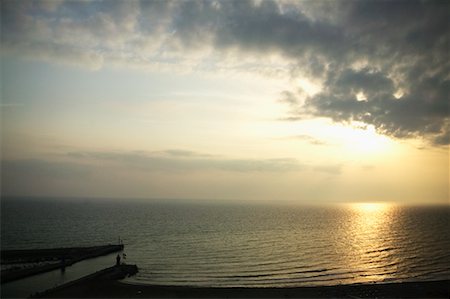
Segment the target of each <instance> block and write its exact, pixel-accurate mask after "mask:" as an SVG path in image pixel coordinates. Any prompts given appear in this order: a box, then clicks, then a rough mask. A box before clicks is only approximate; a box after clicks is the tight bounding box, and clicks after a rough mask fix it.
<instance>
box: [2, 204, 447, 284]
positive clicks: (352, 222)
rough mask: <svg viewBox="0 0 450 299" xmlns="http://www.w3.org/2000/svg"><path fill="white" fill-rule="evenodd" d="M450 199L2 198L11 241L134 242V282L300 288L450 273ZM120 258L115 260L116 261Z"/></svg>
mask: <svg viewBox="0 0 450 299" xmlns="http://www.w3.org/2000/svg"><path fill="white" fill-rule="evenodd" d="M449 216H450V206H440V207H406V206H395V205H387V204H376V205H369V204H366V205H356V204H354V205H332V206H327V207H318V206H316V207H314V206H287V205H278V206H277V205H268V204H264V205H263V204H261V205H257V204H244V203H241V204H236V203H228V204H227V203H220V204H218V203H215V204H212V203H200V202H197V203H195V202H194V203H193V202H190V203H183V202H163V201H160V202H156V201H151V202H137V201H130V200H122V201H110V200H94V199H79V200H68V199H62V200H56V199H25V198H22V199H18V198H2V200H1V248H2V249H32V248H49V247H64V246H88V245H100V244H107V243H117V242H118V238H119V237H120V238H121V239H122V240H123V242H124V243H125V252H126V254H127V260H126V262H127V263H135V264H137V265H138V267H139V273H138V274H137V275H136V276H135V277H133V278H129V279H128V281H131V282H135V283H146V284H147V283H148V284H162V285H165V284H168V285H192V286H221V287H238V286H244V287H283V286H289V287H295V286H311V285H336V284H350V283H377V282H403V281H425V280H440V279H449V278H450V250H449V249H450V229H449V228H450V227H449V219H450V218H449ZM114 262H115V261H114V260H111V264H113V263H114Z"/></svg>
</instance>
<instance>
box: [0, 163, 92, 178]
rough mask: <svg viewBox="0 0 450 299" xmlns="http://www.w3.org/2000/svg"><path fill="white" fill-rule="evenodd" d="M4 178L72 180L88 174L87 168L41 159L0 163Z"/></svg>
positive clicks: (76, 164) (77, 164) (81, 165)
mask: <svg viewBox="0 0 450 299" xmlns="http://www.w3.org/2000/svg"><path fill="white" fill-rule="evenodd" d="M1 170H2V178H4V177H17V178H20V177H22V178H23V179H25V178H24V177H49V178H56V179H72V178H76V177H82V176H86V175H88V174H89V173H90V169H89V167H88V166H86V165H83V164H79V163H71V162H65V161H64V162H59V161H48V160H42V159H20V160H3V161H2V163H1Z"/></svg>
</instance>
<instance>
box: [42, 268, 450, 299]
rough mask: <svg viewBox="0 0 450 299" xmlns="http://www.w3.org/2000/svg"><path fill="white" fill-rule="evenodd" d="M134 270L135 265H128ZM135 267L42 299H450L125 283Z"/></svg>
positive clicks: (432, 288) (412, 293)
mask: <svg viewBox="0 0 450 299" xmlns="http://www.w3.org/2000/svg"><path fill="white" fill-rule="evenodd" d="M127 267H132V266H127ZM129 270H133V269H132V268H129V269H127V268H120V267H111V268H108V269H104V270H102V271H103V272H102V271H99V272H97V273H94V274H92V275H90V276H89V277H84V278H81V279H80V280H78V281H75V282H72V283H69V284H67V285H63V286H60V287H58V288H55V289H53V290H49V291H46V292H44V293H41V294H39V295H38V296H36V297H39V298H330V297H332V298H449V295H450V293H449V286H450V280H443V281H431V282H407V283H386V284H359V285H339V286H324V287H299V288H203V287H178V286H156V285H135V284H127V283H121V282H120V281H117V280H116V279H118V278H120V277H123V276H124V275H126V274H127V272H128V271H129Z"/></svg>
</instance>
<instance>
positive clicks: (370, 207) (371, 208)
mask: <svg viewBox="0 0 450 299" xmlns="http://www.w3.org/2000/svg"><path fill="white" fill-rule="evenodd" d="M353 207H354V208H355V209H357V210H358V211H360V212H365V213H372V212H379V211H383V210H386V209H387V208H389V204H387V203H381V202H376V203H373V202H363V203H355V204H353Z"/></svg>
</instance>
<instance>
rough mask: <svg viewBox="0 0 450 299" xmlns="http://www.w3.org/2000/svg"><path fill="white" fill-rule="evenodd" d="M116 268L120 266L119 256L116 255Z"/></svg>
mask: <svg viewBox="0 0 450 299" xmlns="http://www.w3.org/2000/svg"><path fill="white" fill-rule="evenodd" d="M116 266H120V255H119V254H117V256H116Z"/></svg>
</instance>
